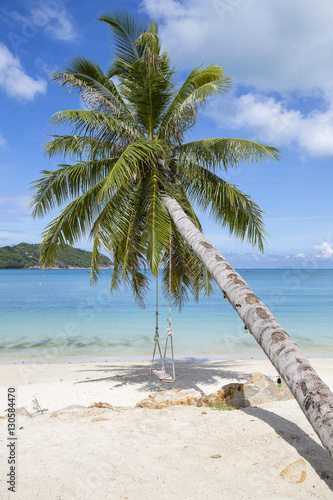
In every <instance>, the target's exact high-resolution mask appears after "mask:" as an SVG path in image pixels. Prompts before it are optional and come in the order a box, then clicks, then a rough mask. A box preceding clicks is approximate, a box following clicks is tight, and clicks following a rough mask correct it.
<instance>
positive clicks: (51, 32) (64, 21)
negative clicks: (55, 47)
mask: <svg viewBox="0 0 333 500" xmlns="http://www.w3.org/2000/svg"><path fill="white" fill-rule="evenodd" d="M40 4H41V5H40V7H38V8H35V9H33V10H31V11H30V13H29V15H27V16H25V15H22V14H21V13H18V12H16V11H12V12H11V13H10V14H9V17H10V18H11V19H13V20H14V21H15V22H17V23H18V24H19V25H20V26H21V28H22V35H23V36H26V37H27V38H29V39H30V38H33V37H34V36H35V35H36V34H37V33H38V32H39V31H40V30H43V31H44V33H45V35H46V36H49V37H50V38H53V39H55V40H63V41H70V40H74V39H75V38H77V36H78V35H77V32H76V30H75V27H74V24H73V21H72V17H71V16H70V14H69V12H68V11H67V9H66V8H65V7H64V6H63V5H62V3H61V2H53V3H52V2H51V3H49V4H47V3H45V4H43V3H42V2H40Z"/></svg>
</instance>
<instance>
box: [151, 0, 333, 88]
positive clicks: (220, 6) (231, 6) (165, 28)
mask: <svg viewBox="0 0 333 500" xmlns="http://www.w3.org/2000/svg"><path fill="white" fill-rule="evenodd" d="M142 5H143V7H144V9H145V10H146V12H148V14H150V15H151V16H153V17H155V18H156V19H157V20H158V21H159V22H160V35H161V37H162V39H163V41H164V43H165V44H166V45H167V47H168V48H169V50H170V51H171V52H172V55H173V57H174V58H175V60H176V61H177V63H178V65H179V66H183V67H186V68H192V67H193V66H194V65H197V64H200V63H202V62H204V63H207V64H208V63H212V62H215V63H218V64H221V65H222V66H223V68H224V69H225V71H226V74H227V75H231V76H232V77H233V78H234V79H235V81H236V82H237V83H238V84H245V85H253V86H255V87H256V88H258V89H260V90H261V91H268V90H272V89H274V90H276V91H284V90H290V89H298V90H311V89H314V88H317V87H319V88H323V89H331V87H332V81H333V65H332V63H331V54H332V52H333V31H332V16H333V3H332V2H331V0H321V1H320V2H317V3H316V4H315V5H314V2H313V1H312V0H294V1H293V2H290V0H279V1H278V2H277V1H275V2H268V1H267V0H246V1H244V0H206V1H205V2H202V0H183V1H176V0H164V1H163V2H160V0H143V3H142Z"/></svg>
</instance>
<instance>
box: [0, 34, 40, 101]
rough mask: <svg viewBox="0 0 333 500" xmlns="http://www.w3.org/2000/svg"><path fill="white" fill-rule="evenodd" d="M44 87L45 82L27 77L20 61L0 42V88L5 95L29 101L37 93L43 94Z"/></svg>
mask: <svg viewBox="0 0 333 500" xmlns="http://www.w3.org/2000/svg"><path fill="white" fill-rule="evenodd" d="M46 85H47V84H46V81H45V80H42V79H37V80H35V79H34V78H32V77H31V76H29V75H28V74H27V73H26V72H25V70H24V68H23V67H22V65H21V62H20V60H19V59H18V58H17V57H15V56H13V54H12V53H11V52H10V50H9V49H8V48H7V47H6V45H5V44H3V43H1V42H0V88H2V90H3V91H4V92H5V93H6V94H7V95H9V96H10V97H19V98H22V99H27V100H30V99H33V98H34V97H35V95H36V94H38V93H41V94H45V92H46Z"/></svg>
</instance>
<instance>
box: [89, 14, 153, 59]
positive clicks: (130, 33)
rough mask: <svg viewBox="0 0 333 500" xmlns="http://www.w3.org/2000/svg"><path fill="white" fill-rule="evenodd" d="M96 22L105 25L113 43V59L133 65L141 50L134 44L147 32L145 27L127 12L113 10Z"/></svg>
mask: <svg viewBox="0 0 333 500" xmlns="http://www.w3.org/2000/svg"><path fill="white" fill-rule="evenodd" d="M97 21H102V22H104V23H106V24H107V25H108V26H109V27H110V29H111V33H112V36H113V39H114V41H115V49H114V55H115V59H117V60H120V61H123V62H125V63H126V64H133V63H134V62H135V61H137V60H138V59H140V57H141V55H142V51H143V50H142V48H141V47H140V46H139V45H137V44H136V43H135V42H136V41H137V39H138V38H139V36H140V35H141V34H142V33H145V32H146V31H147V25H146V24H145V23H143V22H141V21H140V20H139V19H138V18H137V17H135V16H133V15H132V14H130V13H129V12H123V11H121V10H115V11H113V12H105V13H104V14H102V15H101V16H99V17H98V18H97Z"/></svg>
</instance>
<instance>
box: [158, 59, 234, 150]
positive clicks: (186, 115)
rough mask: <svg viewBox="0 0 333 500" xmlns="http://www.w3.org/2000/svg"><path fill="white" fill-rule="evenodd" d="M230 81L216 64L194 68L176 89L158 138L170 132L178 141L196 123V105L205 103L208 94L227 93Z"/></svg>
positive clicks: (166, 135) (209, 95) (168, 134)
mask: <svg viewBox="0 0 333 500" xmlns="http://www.w3.org/2000/svg"><path fill="white" fill-rule="evenodd" d="M230 84H231V81H230V79H229V78H227V77H225V76H224V71H223V69H222V68H221V67H220V66H218V65H215V64H213V65H210V66H208V67H207V68H203V69H202V68H201V66H199V67H197V68H195V69H194V70H193V71H192V72H191V73H190V75H189V76H188V78H187V79H186V80H185V82H184V84H183V85H182V86H181V88H180V89H179V90H178V91H176V95H175V96H174V98H173V100H172V102H171V104H170V106H169V108H168V109H167V111H166V113H165V116H164V118H163V121H162V123H161V126H160V129H159V134H158V137H168V136H170V135H171V136H174V137H175V139H176V141H177V142H178V143H179V142H181V141H182V139H183V135H184V132H185V131H186V130H188V129H189V128H191V127H192V126H193V125H194V124H195V122H196V119H197V111H198V107H199V106H204V104H205V102H206V100H207V99H208V98H209V97H212V96H213V95H215V94H223V93H226V92H227V91H228V89H229V87H230Z"/></svg>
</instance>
